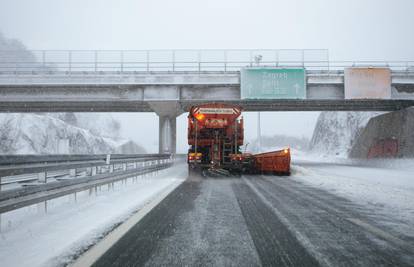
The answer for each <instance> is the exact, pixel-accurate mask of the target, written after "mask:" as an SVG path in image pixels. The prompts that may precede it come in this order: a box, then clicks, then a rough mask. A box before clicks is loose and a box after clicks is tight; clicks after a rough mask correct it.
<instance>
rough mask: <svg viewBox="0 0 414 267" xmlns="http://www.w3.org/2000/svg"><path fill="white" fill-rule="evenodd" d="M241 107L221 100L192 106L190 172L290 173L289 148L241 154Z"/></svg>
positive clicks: (223, 173) (229, 173) (189, 136)
mask: <svg viewBox="0 0 414 267" xmlns="http://www.w3.org/2000/svg"><path fill="white" fill-rule="evenodd" d="M241 114H242V108H241V107H239V106H235V105H228V104H222V103H210V104H202V105H198V106H192V107H191V108H190V110H189V115H188V144H189V145H190V148H189V150H188V155H187V162H188V168H189V172H190V173H193V172H201V173H202V174H203V175H210V176H222V175H225V176H228V175H231V174H237V175H240V174H243V173H274V174H285V175H289V174H290V150H289V149H288V148H286V149H283V150H279V151H273V152H268V153H261V154H256V155H254V154H250V153H242V152H241V147H242V146H243V142H244V124H243V118H242V116H241Z"/></svg>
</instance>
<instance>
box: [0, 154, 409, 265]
mask: <svg viewBox="0 0 414 267" xmlns="http://www.w3.org/2000/svg"><path fill="white" fill-rule="evenodd" d="M413 173H414V161H412V160H394V161H389V160H387V161H369V162H366V161H351V160H332V159H331V160H329V161H324V160H323V159H320V158H316V157H315V158H311V157H307V158H306V157H301V158H300V159H297V158H293V165H292V175H291V176H290V177H274V176H261V175H254V176H251V175H250V176H244V177H243V178H241V179H240V178H238V177H232V178H228V179H208V178H203V179H199V178H198V180H197V179H196V180H193V179H187V180H186V182H185V183H182V182H183V181H184V180H185V179H186V178H187V175H188V174H187V170H186V165H185V164H179V165H176V166H174V167H173V168H170V169H168V170H164V171H161V172H159V173H158V174H157V175H155V176H150V175H148V176H144V177H139V178H138V179H137V180H135V181H132V180H129V181H128V183H127V184H124V183H122V182H118V183H116V184H115V185H114V187H107V186H103V187H102V188H101V190H98V191H97V192H95V191H94V190H92V191H84V192H81V193H78V194H77V196H76V199H75V198H74V195H69V196H65V197H61V198H59V199H54V200H52V201H48V206H47V213H45V212H44V208H45V207H44V206H43V205H42V204H40V205H37V206H31V207H27V208H22V209H19V210H16V211H13V212H9V213H6V214H3V215H2V221H1V223H2V231H1V234H0V237H1V240H0V258H1V266H60V265H65V264H66V263H68V262H71V260H73V258H74V257H76V256H78V255H80V254H82V253H83V252H84V251H85V250H86V249H87V248H89V247H90V246H91V245H93V244H94V243H96V242H97V241H98V240H100V239H102V237H103V236H105V234H107V233H108V232H110V231H111V230H112V229H114V227H116V226H117V225H119V224H120V223H121V222H124V221H125V220H126V219H127V218H129V217H130V216H131V215H132V214H134V213H135V212H136V211H137V210H140V209H141V208H142V207H143V206H144V205H145V204H146V203H148V202H149V201H151V200H152V199H154V197H155V196H157V195H159V194H160V193H161V192H162V191H164V190H165V189H166V188H169V187H171V186H178V185H179V184H181V186H180V187H179V188H181V189H180V190H181V191H180V190H178V189H179V188H177V190H175V191H174V193H171V194H170V195H169V196H168V197H167V198H166V199H165V200H164V201H162V202H161V203H162V205H159V206H157V208H156V209H153V211H154V212H152V211H151V212H150V213H149V216H148V217H147V219H146V220H145V222H146V223H145V222H144V223H143V224H140V225H139V224H136V227H134V230H132V231H130V232H129V233H128V236H129V237H128V238H129V239H128V240H129V241H128V242H135V240H138V241H136V242H137V243H136V244H135V243H134V244H132V243H131V244H130V243H128V242H127V243H128V245H127V246H122V245H119V246H116V247H117V248H118V249H120V248H121V249H122V251H123V252H122V253H127V252H128V250H127V248H130V249H132V250H131V251H136V250H134V246H136V247H137V248H138V247H139V248H141V249H144V250H146V251H147V252H145V253H143V254H142V253H138V254H139V255H135V256H134V257H135V258H134V257H132V256H131V257H130V258H128V259H129V260H130V261H131V263H136V262H141V261H142V263H144V262H146V263H148V264H149V263H151V262H152V261H153V262H152V263H154V264H155V263H158V264H161V263H163V264H164V263H165V264H168V263H174V262H176V263H177V264H178V263H180V264H189V263H194V264H195V263H197V262H198V263H199V262H200V260H203V261H204V262H205V263H206V264H207V263H212V262H221V263H222V262H229V263H236V262H239V263H240V264H241V265H243V263H244V264H246V265H249V264H251V265H261V263H262V264H263V263H266V262H279V260H280V259H278V257H280V258H283V257H287V260H294V261H295V262H297V263H298V264H310V263H313V264H314V265H328V266H329V265H331V266H335V265H336V264H340V263H341V262H342V263H349V264H351V265H354V264H356V265H364V264H365V265H366V264H374V263H375V264H377V263H379V264H380V265H381V264H385V265H386V264H389V263H407V262H410V261H411V260H412V256H409V253H411V251H413V250H414V248H413V247H412V246H410V245H408V246H407V244H412V243H413V241H414V227H413V226H414V175H413ZM167 211H168V212H167ZM165 225H168V227H169V228H168V227H167V228H165V227H164V226H165ZM157 227H158V228H157ZM166 229H167V230H168V229H170V230H171V229H174V231H172V230H171V231H172V232H171V231H170V230H168V231H167V230H166ZM165 231H166V232H165ZM131 235H132V236H131ZM151 235H156V236H151ZM195 237H196V238H195ZM131 238H132V239H131ZM131 240H132V241H131ZM139 240H141V241H139ZM148 240H151V242H152V243H151V242H150V243H151V244H149V243H148ZM277 240H283V242H281V243H279V242H278V241H277ZM121 243H122V242H121ZM239 243H240V244H239ZM132 245H133V246H132ZM131 246H132V247H131ZM231 246H234V247H233V248H232V249H229V247H231ZM292 248H294V249H292ZM111 251H112V254H111V253H110V254H108V255H112V256H106V257H104V259H103V261H101V262H105V259H106V260H107V261H106V262H113V260H116V261H119V262H121V263H122V264H124V263H125V262H124V260H125V258H123V257H119V256H120V255H121V254H122V253H121V254H119V253H118V252H119V251H118V252H117V251H116V249H115V250H113V249H112V250H111ZM114 251H115V252H114ZM166 251H167V252H168V253H167V252H166ZM240 251H244V252H242V253H241V252H240ZM275 251H278V253H279V254H277V253H276V254H275ZM117 253H118V254H117ZM132 253H135V252H132ZM166 253H167V254H168V255H167V254H166ZM171 253H172V254H171ZM174 253H175V254H174ZM304 253H305V254H306V255H307V256H306V257H305V256H303V255H305V254H304ZM135 254H136V253H135ZM141 254H142V255H141ZM151 255H152V256H151ZM174 255H179V257H178V258H177V257H175V256H174ZM197 255H198V256H197ZM200 255H204V256H203V257H204V258H202V259H200V258H199V256H200ZM283 255H284V256H283ZM150 256H151V257H153V258H151V259H149V258H146V257H150ZM292 257H293V258H292ZM295 257H296V258H295ZM315 259H316V261H317V263H316V262H315V261H314V260H315ZM177 260H178V261H177ZM203 261H201V262H203ZM279 263H280V262H279ZM282 265H283V264H282Z"/></svg>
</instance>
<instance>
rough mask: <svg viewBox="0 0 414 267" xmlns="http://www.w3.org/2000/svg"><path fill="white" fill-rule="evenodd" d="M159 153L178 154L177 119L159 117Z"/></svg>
mask: <svg viewBox="0 0 414 267" xmlns="http://www.w3.org/2000/svg"><path fill="white" fill-rule="evenodd" d="M158 129H159V132H158V140H159V143H158V152H159V153H174V154H175V152H176V145H177V144H176V143H177V142H176V135H177V118H176V117H175V116H174V117H171V116H159V128H158Z"/></svg>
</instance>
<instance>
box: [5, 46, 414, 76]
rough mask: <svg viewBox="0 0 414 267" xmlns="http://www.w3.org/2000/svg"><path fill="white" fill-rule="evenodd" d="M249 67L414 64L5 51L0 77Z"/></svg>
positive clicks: (263, 53) (310, 53)
mask: <svg viewBox="0 0 414 267" xmlns="http://www.w3.org/2000/svg"><path fill="white" fill-rule="evenodd" d="M246 66H268V67H281V66H283V67H304V68H306V69H309V70H326V71H334V70H343V69H344V68H346V67H352V66H372V67H380V66H382V67H389V68H391V69H392V70H406V71H414V61H330V60H329V52H328V50H327V49H256V50H248V49H233V50H218V49H209V50H31V51H14V50H0V73H1V74H14V75H18V74H27V73H30V74H43V75H48V74H49V75H50V74H53V73H55V72H60V73H62V72H63V73H66V74H72V73H79V72H81V73H82V72H85V73H89V72H93V73H100V72H112V73H119V74H123V73H129V72H158V71H162V72H190V71H191V72H192V71H198V72H201V71H224V72H227V71H239V70H240V69H241V68H243V67H246Z"/></svg>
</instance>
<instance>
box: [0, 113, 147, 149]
mask: <svg viewBox="0 0 414 267" xmlns="http://www.w3.org/2000/svg"><path fill="white" fill-rule="evenodd" d="M127 141H128V140H115V139H111V138H108V137H102V136H98V135H95V134H93V133H91V131H90V130H87V129H83V128H80V127H76V126H73V125H71V124H69V123H66V122H65V121H63V120H60V119H58V118H56V117H52V116H48V115H37V114H16V113H14V114H0V153H1V154H106V153H116V152H118V151H119V152H120V151H126V149H125V148H118V147H121V146H125V143H127ZM128 152H129V153H145V150H144V149H143V148H142V147H140V146H138V145H137V144H135V143H134V145H132V144H130V147H129V150H128ZM128 152H127V153H128Z"/></svg>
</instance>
